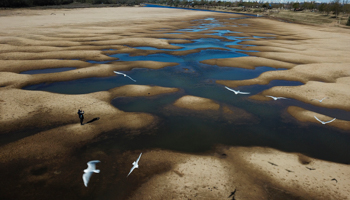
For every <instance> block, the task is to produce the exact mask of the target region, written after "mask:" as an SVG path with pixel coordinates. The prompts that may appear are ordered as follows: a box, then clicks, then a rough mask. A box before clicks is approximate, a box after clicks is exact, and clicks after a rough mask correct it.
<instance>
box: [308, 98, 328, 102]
mask: <svg viewBox="0 0 350 200" xmlns="http://www.w3.org/2000/svg"><path fill="white" fill-rule="evenodd" d="M324 99H327V97H325V98H323V99H321V100H319V99H311V101H312V100H317V101H319V102H320V103H322V101H323V100H324Z"/></svg>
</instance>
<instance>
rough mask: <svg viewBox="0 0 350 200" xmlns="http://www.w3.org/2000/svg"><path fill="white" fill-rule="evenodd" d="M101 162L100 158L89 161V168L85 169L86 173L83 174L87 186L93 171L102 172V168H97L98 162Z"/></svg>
mask: <svg viewBox="0 0 350 200" xmlns="http://www.w3.org/2000/svg"><path fill="white" fill-rule="evenodd" d="M99 162H100V161H99V160H92V161H90V162H88V163H87V165H88V168H87V169H84V174H83V181H84V185H85V187H87V185H88V183H89V180H90V177H91V175H92V173H100V170H99V169H96V163H99Z"/></svg>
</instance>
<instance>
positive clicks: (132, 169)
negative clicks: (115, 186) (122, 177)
mask: <svg viewBox="0 0 350 200" xmlns="http://www.w3.org/2000/svg"><path fill="white" fill-rule="evenodd" d="M134 169H135V165H134V166H133V167H132V168H131V170H130V172H129V174H128V175H127V176H126V177H128V176H129V175H130V174H131V172H132V171H134Z"/></svg>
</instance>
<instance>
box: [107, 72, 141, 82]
mask: <svg viewBox="0 0 350 200" xmlns="http://www.w3.org/2000/svg"><path fill="white" fill-rule="evenodd" d="M113 72H114V73H116V74H121V75H123V76H124V77H128V78H130V80H132V81H134V82H136V80H134V79H132V78H131V77H130V76H128V75H126V74H123V73H121V72H117V71H113Z"/></svg>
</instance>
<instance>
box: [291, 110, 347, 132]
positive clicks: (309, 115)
mask: <svg viewBox="0 0 350 200" xmlns="http://www.w3.org/2000/svg"><path fill="white" fill-rule="evenodd" d="M287 111H288V113H289V114H291V115H292V116H293V117H294V118H296V119H298V120H299V121H301V122H312V123H317V124H320V125H322V126H332V127H336V128H340V129H343V130H346V131H348V130H350V121H346V120H341V119H336V120H334V121H333V122H331V123H327V124H324V125H323V124H321V123H320V122H318V121H317V120H316V118H315V116H316V117H317V118H318V119H320V120H321V121H324V122H327V121H330V120H332V119H334V118H333V117H330V116H326V115H322V114H320V113H316V112H312V111H309V110H306V109H303V108H300V107H297V106H289V107H288V109H287Z"/></svg>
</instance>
